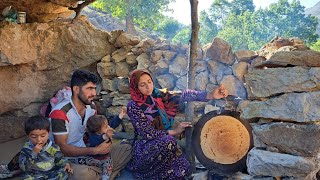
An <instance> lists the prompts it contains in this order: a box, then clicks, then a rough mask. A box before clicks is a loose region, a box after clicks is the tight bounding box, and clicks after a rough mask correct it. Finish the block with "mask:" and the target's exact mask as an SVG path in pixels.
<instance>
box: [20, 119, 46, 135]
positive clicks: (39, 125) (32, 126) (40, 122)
mask: <svg viewBox="0 0 320 180" xmlns="http://www.w3.org/2000/svg"><path fill="white" fill-rule="evenodd" d="M37 129H39V130H47V131H48V132H50V122H49V119H48V118H45V117H43V116H39V115H38V116H32V117H30V118H29V119H28V120H27V121H26V122H25V123H24V131H25V132H26V134H27V135H29V133H30V132H31V131H33V130H37Z"/></svg>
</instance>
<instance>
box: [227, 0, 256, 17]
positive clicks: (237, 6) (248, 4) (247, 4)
mask: <svg viewBox="0 0 320 180" xmlns="http://www.w3.org/2000/svg"><path fill="white" fill-rule="evenodd" d="M254 8H255V6H254V4H253V1H252V0H233V1H232V3H231V7H230V9H231V10H230V13H233V14H236V15H241V14H242V13H244V12H246V11H249V12H254Z"/></svg>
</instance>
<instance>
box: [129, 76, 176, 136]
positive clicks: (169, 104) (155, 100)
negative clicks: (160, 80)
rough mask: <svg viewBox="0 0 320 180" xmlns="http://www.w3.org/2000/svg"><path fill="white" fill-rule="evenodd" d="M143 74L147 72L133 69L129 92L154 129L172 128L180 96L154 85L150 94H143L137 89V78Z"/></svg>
mask: <svg viewBox="0 0 320 180" xmlns="http://www.w3.org/2000/svg"><path fill="white" fill-rule="evenodd" d="M143 74H148V75H149V76H150V78H151V79H152V77H151V75H150V73H149V72H147V71H146V70H134V71H132V72H131V74H130V94H131V98H132V100H134V101H135V102H136V103H137V104H138V105H139V106H140V108H141V109H142V111H143V112H144V114H145V116H146V117H147V118H148V119H149V120H150V121H152V125H153V126H154V127H155V128H156V129H165V130H169V129H172V125H173V119H174V117H175V115H176V113H177V106H178V104H179V101H180V96H177V94H170V93H169V92H168V91H167V89H162V90H159V89H157V88H155V87H154V90H153V92H152V94H151V95H150V96H146V95H143V94H142V93H141V92H140V90H139V89H138V83H139V79H140V77H141V76H142V75H143Z"/></svg>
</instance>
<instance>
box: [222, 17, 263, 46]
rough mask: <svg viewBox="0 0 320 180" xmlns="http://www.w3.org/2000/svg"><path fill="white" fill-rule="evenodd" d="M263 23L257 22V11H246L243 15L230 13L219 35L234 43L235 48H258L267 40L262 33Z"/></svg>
mask: <svg viewBox="0 0 320 180" xmlns="http://www.w3.org/2000/svg"><path fill="white" fill-rule="evenodd" d="M261 28H263V26H262V24H260V23H257V22H256V19H255V13H253V12H249V11H246V12H245V13H243V14H241V15H236V14H230V15H229V16H228V19H227V20H226V24H225V26H224V28H223V30H222V31H220V32H219V33H218V37H221V38H222V39H224V40H226V41H227V42H229V43H231V44H232V48H233V49H234V50H240V49H252V50H257V49H259V48H260V47H261V46H262V45H263V44H265V43H266V42H267V41H265V39H264V38H263V36H262V34H261Z"/></svg>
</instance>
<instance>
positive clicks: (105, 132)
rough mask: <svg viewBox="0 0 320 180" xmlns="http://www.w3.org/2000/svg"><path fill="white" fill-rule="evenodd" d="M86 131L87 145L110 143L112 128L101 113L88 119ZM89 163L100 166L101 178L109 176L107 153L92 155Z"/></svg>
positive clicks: (109, 159) (110, 167) (110, 164)
mask: <svg viewBox="0 0 320 180" xmlns="http://www.w3.org/2000/svg"><path fill="white" fill-rule="evenodd" d="M87 131H88V134H89V146H90V147H96V146H98V145H99V144H101V143H112V135H113V132H114V130H113V129H112V128H111V127H110V126H109V124H108V120H107V118H106V117H105V116H103V115H94V116H91V117H90V118H89V119H88V122H87ZM92 158H94V159H92V161H91V162H92V163H91V165H95V166H98V167H101V168H102V176H101V178H102V180H107V179H109V178H110V175H111V172H112V161H111V157H110V155H109V154H106V155H96V156H92Z"/></svg>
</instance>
